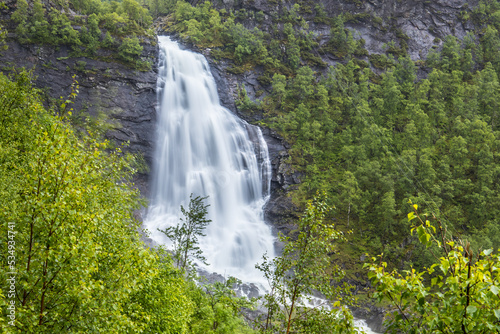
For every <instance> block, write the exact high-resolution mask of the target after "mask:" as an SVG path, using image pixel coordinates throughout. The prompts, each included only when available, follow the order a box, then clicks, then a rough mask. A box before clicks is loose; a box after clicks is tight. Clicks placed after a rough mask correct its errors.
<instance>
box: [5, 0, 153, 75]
mask: <svg viewBox="0 0 500 334" xmlns="http://www.w3.org/2000/svg"><path fill="white" fill-rule="evenodd" d="M11 21H12V24H13V26H14V27H15V33H16V38H17V40H18V41H19V42H20V43H23V44H30V43H36V44H50V45H54V46H62V45H64V46H67V47H70V48H71V50H72V52H71V53H70V54H71V56H73V57H82V56H85V57H90V58H95V57H97V58H99V57H101V58H103V59H104V60H106V59H110V60H111V59H114V60H115V61H116V60H122V61H124V62H125V63H126V64H129V65H131V66H134V67H136V68H138V69H149V68H150V67H151V66H152V64H149V63H147V62H146V61H143V60H141V59H140V56H141V53H142V50H143V48H142V46H141V45H140V44H139V42H140V40H139V37H141V38H153V37H154V33H153V31H152V30H151V24H152V18H151V16H150V15H149V13H148V10H147V9H146V8H144V7H142V6H141V5H140V4H139V3H138V2H137V1H135V0H125V1H122V2H116V1H114V2H108V1H102V2H101V1H100V0H97V1H85V0H82V1H77V0H74V1H65V2H56V3H52V2H50V3H45V4H44V3H42V2H41V1H40V0H34V1H27V0H18V1H17V3H16V10H15V11H14V12H13V13H12V16H11ZM101 29H102V30H101ZM99 49H105V50H109V51H114V50H116V49H118V53H115V52H111V53H109V54H108V55H107V56H105V57H104V56H99V55H98V52H97V51H98V50H99Z"/></svg>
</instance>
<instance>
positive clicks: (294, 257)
mask: <svg viewBox="0 0 500 334" xmlns="http://www.w3.org/2000/svg"><path fill="white" fill-rule="evenodd" d="M328 211H329V207H328V205H327V199H326V198H320V197H319V196H318V197H316V198H315V199H314V200H311V201H308V203H307V207H306V210H305V212H304V214H303V216H302V217H301V218H300V220H299V222H298V231H297V235H296V237H295V238H294V239H292V238H291V237H286V236H283V235H280V241H282V242H284V243H285V246H284V248H283V252H282V254H281V255H280V256H277V257H275V258H274V259H268V258H267V257H266V256H264V262H263V263H261V264H258V265H257V266H256V267H257V268H258V269H259V270H261V271H262V272H263V273H264V276H265V277H266V279H267V280H268V282H269V285H270V292H269V293H267V294H266V295H265V296H264V306H265V307H266V308H267V314H265V316H264V319H260V324H259V326H260V331H261V333H276V332H280V333H287V334H288V333H318V334H319V333H354V332H356V331H355V329H354V326H353V323H352V315H351V313H350V311H349V309H348V308H347V307H346V306H345V305H344V304H345V302H348V303H349V296H350V291H349V290H350V287H349V286H348V285H346V284H344V285H342V284H340V281H341V279H342V278H343V277H344V272H343V270H342V269H341V268H340V267H339V266H338V265H337V264H332V263H331V259H330V256H329V255H330V254H331V253H333V252H335V251H336V244H335V242H336V241H339V240H345V238H344V236H343V233H342V232H339V231H337V230H335V229H334V227H333V224H332V223H331V222H329V221H328V218H327V213H328ZM333 284H335V285H333ZM314 291H319V292H321V294H322V295H324V296H325V299H326V300H328V301H330V302H332V303H333V306H334V307H335V308H334V309H330V308H329V307H328V306H327V305H320V306H317V307H313V308H310V307H305V305H304V304H303V301H304V300H310V299H311V298H313V297H312V295H313V293H314Z"/></svg>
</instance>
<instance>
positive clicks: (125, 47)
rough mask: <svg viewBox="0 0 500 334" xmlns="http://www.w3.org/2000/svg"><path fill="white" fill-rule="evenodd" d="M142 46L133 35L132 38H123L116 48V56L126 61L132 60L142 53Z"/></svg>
mask: <svg viewBox="0 0 500 334" xmlns="http://www.w3.org/2000/svg"><path fill="white" fill-rule="evenodd" d="M142 50H143V48H142V46H141V44H140V43H139V39H138V38H137V37H136V36H134V37H132V38H128V37H127V38H124V39H123V41H122V44H121V45H120V47H119V48H118V56H119V57H120V59H122V60H124V61H126V62H133V61H135V59H137V57H139V56H140V55H141V53H142Z"/></svg>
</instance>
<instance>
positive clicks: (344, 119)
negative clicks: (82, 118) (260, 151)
mask: <svg viewBox="0 0 500 334" xmlns="http://www.w3.org/2000/svg"><path fill="white" fill-rule="evenodd" d="M270 2H272V3H273V4H275V6H274V7H273V8H275V9H274V11H272V12H270V13H269V12H266V13H264V12H262V11H258V10H254V9H252V7H251V6H247V7H245V6H239V7H238V6H236V5H235V6H234V8H233V9H231V8H229V9H228V8H226V7H227V6H225V5H224V4H221V3H219V2H214V3H211V2H208V1H207V2H204V3H199V4H197V5H196V4H190V3H188V2H184V1H175V0H166V1H162V0H144V1H139V2H137V1H135V0H123V1H101V0H71V1H40V0H35V1H26V0H17V2H16V3H15V10H14V11H12V15H11V16H10V19H9V20H8V21H6V22H1V24H2V25H3V27H2V30H0V41H1V43H0V44H1V45H2V48H3V45H4V40H5V39H6V38H7V32H9V33H12V35H11V37H9V38H12V39H15V40H16V41H17V42H18V43H21V44H26V45H28V44H45V45H52V46H53V47H60V46H65V47H68V48H70V50H71V54H70V57H87V58H94V59H100V60H104V61H115V62H119V63H122V64H124V65H126V66H129V67H131V68H135V69H137V70H142V71H145V70H148V69H150V68H151V67H152V66H155V64H152V63H150V62H149V61H148V60H147V59H144V58H142V57H141V54H142V50H143V49H142V46H141V43H142V42H143V41H144V40H145V39H154V35H155V33H156V32H155V29H159V30H160V29H161V30H163V31H166V32H167V33H169V34H173V35H176V36H178V37H179V38H181V39H183V40H184V41H185V42H186V43H191V44H192V45H194V46H195V47H196V48H198V49H200V50H206V52H208V54H209V55H210V57H211V58H212V59H214V61H221V60H224V61H226V62H228V63H229V64H230V66H229V67H228V71H229V72H230V73H232V74H234V75H242V74H245V73H249V72H251V71H255V72H257V73H259V76H258V82H259V84H260V86H261V88H262V90H260V91H259V94H256V95H257V96H252V97H250V96H249V94H248V93H247V91H246V88H245V87H244V86H240V90H239V95H238V97H237V105H238V109H239V110H240V111H241V112H243V113H246V114H249V115H256V116H255V118H256V119H259V120H258V121H256V123H258V124H259V125H261V126H264V127H268V128H271V129H273V130H275V131H277V132H278V133H279V135H280V136H281V137H282V138H283V139H284V140H285V141H286V142H287V143H289V145H290V149H289V150H288V151H289V161H288V163H289V164H290V165H291V166H292V168H293V170H294V172H297V173H299V174H300V175H301V182H300V184H299V185H298V186H297V187H295V189H293V190H291V191H290V196H291V197H292V198H293V201H294V203H295V204H296V205H297V206H298V207H299V208H301V209H302V211H303V214H300V215H299V216H300V218H299V219H297V221H295V222H294V223H295V224H296V226H297V230H296V231H295V233H294V235H293V236H291V237H288V236H282V241H283V242H284V244H285V245H286V246H285V248H284V251H283V254H282V256H280V257H277V258H276V259H264V261H263V263H261V264H259V266H260V269H261V270H262V271H263V273H264V274H265V276H266V277H267V278H268V279H270V281H271V282H273V284H275V285H273V291H274V294H273V293H270V294H267V295H266V296H265V297H264V299H263V300H262V301H261V304H263V305H265V306H266V307H267V310H268V312H267V314H266V313H264V315H263V316H261V317H259V318H258V319H257V320H255V323H254V324H252V325H251V326H249V325H248V324H247V322H245V321H244V320H243V317H242V313H241V311H242V308H244V309H249V308H250V309H251V308H252V307H255V304H252V303H253V301H248V300H246V299H245V298H237V297H235V295H234V292H233V291H232V290H231V287H232V284H233V283H235V281H234V280H232V279H231V280H228V281H227V282H226V283H215V284H212V285H197V284H196V283H195V281H194V278H193V277H192V275H191V274H190V272H191V271H190V269H189V268H183V266H179V265H178V263H175V265H174V260H175V258H174V260H172V259H171V258H170V255H169V254H167V253H166V252H165V251H164V250H150V249H147V248H145V247H144V245H143V243H142V241H141V240H140V236H139V233H138V232H137V230H138V229H139V225H140V223H139V222H137V221H136V219H135V218H134V210H135V209H136V208H137V207H138V205H140V204H141V199H140V196H139V194H138V192H137V190H135V188H134V187H133V185H132V184H131V176H132V175H133V173H134V171H135V169H136V168H137V166H138V162H137V161H136V160H137V157H134V156H133V155H129V154H126V153H124V150H123V152H122V149H117V148H113V147H112V146H110V145H111V144H110V143H108V142H106V141H104V140H103V139H102V138H101V137H100V136H99V135H98V134H96V133H94V132H93V131H92V129H90V128H86V129H85V128H84V129H82V128H81V127H77V126H75V124H74V122H73V121H72V120H73V118H72V113H73V112H74V111H73V110H72V109H71V108H70V107H71V104H72V102H73V100H74V99H75V98H76V96H77V95H78V83H77V82H76V81H75V82H74V85H73V91H72V94H71V95H70V96H69V97H68V98H67V99H62V100H61V101H58V102H56V103H52V105H51V106H49V107H47V106H44V105H43V103H42V100H41V97H40V92H39V91H37V90H36V89H34V88H33V87H32V83H31V82H32V79H33V78H32V74H31V73H30V72H27V71H23V70H21V69H10V72H9V73H10V74H9V75H4V74H2V75H1V76H0V101H1V102H0V118H1V120H2V131H1V133H0V161H1V162H0V170H1V171H0V179H1V180H0V208H1V211H0V220H1V224H2V225H1V226H2V227H1V228H2V234H1V235H0V238H1V239H2V245H5V246H2V254H1V255H0V260H1V262H2V271H1V275H0V279H1V280H2V282H9V281H8V280H9V279H12V277H15V279H14V281H15V289H14V294H15V298H12V297H11V296H10V294H11V293H12V288H9V286H11V285H10V283H9V285H7V284H4V285H3V286H5V288H4V289H3V292H2V293H1V294H0V305H1V307H2V310H3V314H4V315H5V317H2V319H0V326H1V328H2V329H1V330H2V332H5V333H11V332H12V333H66V332H68V333H72V332H75V333H80V332H81V333H90V332H96V333H101V332H116V333H122V332H123V333H128V332H130V333H160V332H161V333H211V332H214V333H254V332H260V333H330V332H331V333H344V332H353V331H355V329H354V328H353V323H352V315H351V314H350V312H349V310H348V309H347V308H344V307H343V306H342V305H344V304H350V303H351V302H352V295H351V288H350V287H349V286H348V285H347V284H345V285H344V284H342V283H345V282H346V280H345V278H348V279H349V280H351V281H352V279H353V278H355V280H358V281H363V277H367V278H368V279H370V280H371V284H372V285H371V286H370V288H369V289H370V294H371V292H373V293H374V297H376V298H377V300H378V302H379V303H380V304H379V305H382V306H384V307H386V308H387V309H389V310H390V311H394V313H393V314H392V315H388V317H387V323H386V324H387V330H388V332H394V333H396V332H398V331H399V332H404V333H458V332H461V333H494V332H500V320H499V319H500V302H499V300H498V295H499V292H500V272H499V269H498V268H497V266H496V264H497V263H498V261H500V258H499V255H498V253H497V252H496V250H498V248H499V247H500V227H499V226H498V224H499V221H498V216H499V212H498V211H499V210H500V209H499V208H500V189H499V187H500V186H499V183H498V180H499V179H500V147H499V146H500V131H499V130H500V119H499V118H500V114H499V110H498V109H499V103H500V102H499V101H500V84H499V80H498V76H499V74H500V35H499V29H500V2H498V1H496V0H484V1H480V2H479V5H478V6H477V7H473V8H472V7H471V8H464V10H463V11H461V12H460V15H459V16H458V17H457V18H456V19H457V20H460V21H462V22H468V23H469V24H470V25H472V26H473V27H474V29H473V30H472V31H471V32H469V33H468V34H467V35H465V36H464V37H463V38H457V37H455V36H453V35H449V36H446V37H444V38H443V40H440V39H438V38H436V40H435V41H434V42H435V46H434V47H433V48H432V49H431V51H430V52H429V53H428V55H427V56H426V58H425V59H420V60H416V61H415V60H412V59H411V57H410V55H409V54H408V44H407V43H408V40H409V37H408V36H407V35H406V34H404V33H403V32H402V31H400V30H396V31H395V36H396V37H397V38H396V39H395V40H394V41H391V42H389V43H387V44H386V45H384V49H385V53H382V54H374V53H369V52H368V51H367V49H366V48H365V43H366V42H365V40H363V39H362V38H360V36H359V35H358V34H357V33H356V31H355V30H353V29H351V28H347V27H346V25H348V24H349V23H352V22H356V21H357V20H369V21H370V22H372V24H373V25H375V26H383V22H382V19H381V18H379V17H376V16H374V15H368V14H367V15H365V16H362V15H360V14H355V15H354V14H352V13H349V12H345V13H343V14H342V15H338V16H333V17H330V16H329V15H328V14H327V11H326V10H325V8H324V6H323V5H322V4H321V3H315V2H312V1H297V2H296V3H283V2H281V1H271V0H270ZM0 6H2V7H5V8H6V5H5V4H3V3H2V4H0ZM5 8H2V9H5ZM310 24H316V25H324V26H327V27H328V29H329V31H330V33H329V40H328V42H327V43H322V44H320V43H319V36H318V35H317V34H316V33H315V32H314V30H313V29H310ZM99 50H100V51H103V50H105V51H106V50H107V51H110V52H107V53H102V52H99ZM0 52H1V51H0ZM326 55H329V56H331V57H334V58H335V59H337V61H336V62H335V65H334V66H328V64H327V63H326V62H325V60H324V59H325V56H326ZM317 194H322V195H317ZM313 198H314V200H311V199H313ZM413 203H417V204H419V205H420V207H421V208H419V207H418V206H417V205H416V204H413ZM327 207H335V209H334V210H331V211H329V210H327ZM408 212H410V214H408ZM422 212H427V213H428V215H424V214H422ZM326 217H328V218H326ZM333 219H334V220H335V225H336V226H335V229H334V228H333V227H332V226H331V225H329V223H328V224H327V223H326V222H330V221H332V220H333ZM201 221H203V219H201ZM344 235H345V236H344ZM308 238H310V239H311V240H315V243H313V245H310V244H309V243H308V242H305V241H306V240H307V239H308ZM313 246H314V247H317V248H313ZM193 247H195V246H193ZM492 250H495V251H492ZM382 252H383V255H381V257H380V258H373V259H372V260H371V261H369V260H367V262H366V264H365V265H364V267H365V268H362V267H363V263H361V262H360V261H359V258H360V256H362V255H363V254H365V253H369V254H370V255H372V256H373V255H376V254H379V253H382ZM363 257H364V256H363ZM13 259H14V260H13ZM311 259H315V261H312V260H311ZM12 261H14V262H12ZM340 264H341V265H340ZM343 268H345V270H344V269H343ZM393 269H394V271H393ZM403 270H407V271H403ZM13 271H15V272H16V274H15V275H14V276H12V272H13ZM311 272H313V273H315V275H313V276H314V277H311ZM346 274H347V276H346ZM316 276H317V277H316ZM359 277H361V278H359ZM299 278H300V279H299ZM332 284H333V285H332ZM9 289H10V290H9ZM294 289H295V290H294ZM290 291H296V292H297V293H298V294H303V295H307V294H309V293H311V292H312V291H321V292H322V293H323V294H324V295H325V296H327V297H328V298H329V299H330V300H331V301H332V302H334V305H335V307H334V308H333V309H332V310H326V309H325V310H321V309H318V310H316V311H317V312H316V311H314V312H313V311H310V310H308V309H307V308H303V307H295V308H294V303H293V302H292V303H291V305H288V304H287V303H290V301H294V300H295V299H294V298H296V297H297V296H296V295H295V294H294V293H292V294H290ZM364 298H367V297H366V296H365V297H364ZM12 300H16V303H15V312H14V313H15V317H14V319H12V318H9V317H8V315H9V314H12V313H11V309H12V307H11V304H9V303H10V302H11V301H12ZM341 302H342V303H341ZM341 304H342V305H341ZM9 307H11V308H10V309H9ZM444 310H445V311H444ZM340 319H342V321H339V320H340Z"/></svg>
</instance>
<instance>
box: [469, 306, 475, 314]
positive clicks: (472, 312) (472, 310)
mask: <svg viewBox="0 0 500 334" xmlns="http://www.w3.org/2000/svg"><path fill="white" fill-rule="evenodd" d="M476 311H477V307H475V306H474V305H469V306H467V313H470V314H474V313H475V312H476Z"/></svg>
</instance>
